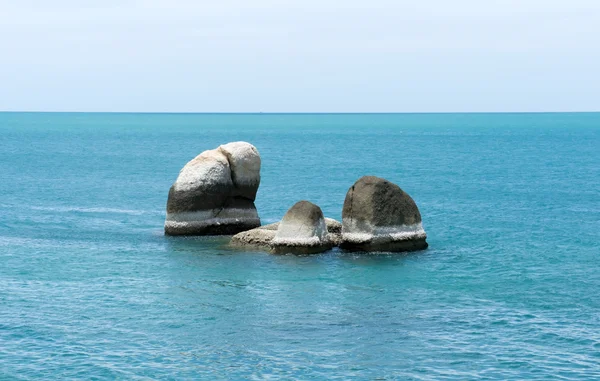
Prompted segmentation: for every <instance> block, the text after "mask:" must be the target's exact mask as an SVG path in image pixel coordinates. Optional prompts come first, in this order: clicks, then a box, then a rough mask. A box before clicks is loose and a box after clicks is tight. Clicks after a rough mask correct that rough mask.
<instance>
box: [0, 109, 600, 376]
mask: <svg viewBox="0 0 600 381" xmlns="http://www.w3.org/2000/svg"><path fill="white" fill-rule="evenodd" d="M0 133H1V136H2V138H1V139H0V174H1V176H2V181H1V182H0V194H1V195H2V198H1V199H0V212H1V213H2V217H3V218H2V221H1V222H0V348H1V350H0V379H22V380H39V379H107V380H108V379H127V380H148V379H177V380H185V379H189V380H193V379H278V378H283V379H340V380H346V379H353V378H354V379H402V380H405V379H406V380H409V379H414V380H440V379H445V380H464V379H486V380H505V379H529V380H537V379H539V380H542V379H564V380H584V379H597V378H598V377H600V296H598V291H599V290H600V272H599V271H598V269H599V267H598V259H599V255H600V244H599V242H600V239H599V238H600V237H599V231H600V187H599V186H598V185H599V184H600V149H599V147H600V114H430V115H427V114H419V115H410V114H404V115H393V114H390V115H386V114H380V115H360V114H354V115H325V114H320V115H292V114H288V115H268V114H260V115H258V114H256V115H243V114H239V115H219V114H215V115H211V114H202V115H193V114H188V115H178V114H21V113H0ZM238 140H244V141H248V142H251V143H252V144H254V145H255V146H256V147H257V148H258V150H259V151H260V154H261V157H262V181H261V185H260V189H259V192H258V196H257V200H256V206H257V208H258V211H259V214H260V217H261V218H262V221H263V224H267V223H271V222H275V221H278V220H280V219H281V217H282V216H283V214H284V213H285V211H286V210H287V209H289V208H290V207H291V206H292V205H293V204H294V203H295V202H296V201H298V200H302V199H306V200H309V201H311V202H313V203H315V204H317V205H319V206H320V207H321V208H322V210H323V212H324V214H325V215H326V216H327V217H332V218H336V219H338V220H339V219H340V218H341V210H342V204H343V202H344V197H345V194H346V192H347V190H348V188H349V187H350V186H351V185H352V184H353V183H354V181H356V180H357V179H358V178H359V177H361V176H363V175H367V174H369V175H375V176H380V177H384V178H386V179H388V180H390V181H392V182H394V183H397V184H398V185H400V187H401V188H402V189H403V190H404V191H406V192H407V193H408V194H410V195H411V196H412V197H413V199H414V200H415V202H416V203H417V205H418V207H419V209H420V211H421V214H422V216H423V225H424V228H425V230H426V231H427V234H428V242H429V245H430V247H429V249H427V250H425V251H421V252H416V253H411V254H394V255H387V254H383V255H360V254H355V253H353V254H348V253H344V252H341V251H340V250H338V249H334V250H332V251H329V252H326V253H324V254H320V255H313V256H289V255H287V256H274V255H269V254H267V253H263V252H260V251H240V250H234V249H231V248H229V247H228V246H227V242H228V240H227V238H224V237H214V238H180V237H179V238H178V237H165V236H163V231H162V229H163V223H164V217H165V210H164V208H165V204H166V198H167V193H168V190H169V187H170V185H171V184H172V183H173V181H174V180H175V178H176V177H177V174H178V171H179V169H180V168H181V167H182V166H183V165H184V164H185V163H186V162H187V161H189V160H190V159H192V158H193V157H194V156H196V155H197V154H198V153H200V152H201V151H203V150H206V149H211V148H214V147H216V146H218V145H220V144H223V143H227V142H230V141H238Z"/></svg>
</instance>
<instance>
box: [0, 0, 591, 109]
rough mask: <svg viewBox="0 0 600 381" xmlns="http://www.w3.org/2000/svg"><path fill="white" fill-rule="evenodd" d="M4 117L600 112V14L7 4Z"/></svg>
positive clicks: (162, 0)
mask: <svg viewBox="0 0 600 381" xmlns="http://www.w3.org/2000/svg"><path fill="white" fill-rule="evenodd" d="M0 111H114V112H127V111H131V112H511V111H512V112H523V111H532V112H542V111H600V1H598V0H569V1H566V0H485V1H484V0H453V1H449V0H413V1H404V0H370V1H362V0H343V1H342V0H288V1H286V0H278V1H275V0H218V1H215V0H212V1H203V0H139V1H138V0H121V1H116V0H87V1H86V0H53V1H47V0H18V1H17V0H0Z"/></svg>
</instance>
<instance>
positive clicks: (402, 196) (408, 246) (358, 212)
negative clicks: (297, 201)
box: [340, 176, 427, 252]
mask: <svg viewBox="0 0 600 381" xmlns="http://www.w3.org/2000/svg"><path fill="white" fill-rule="evenodd" d="M426 238H427V235H426V234H425V231H424V230H423V226H422V224H421V213H420V212H419V209H418V208H417V205H416V204H415V202H414V201H413V199H412V198H411V197H410V196H409V195H408V194H407V193H405V192H404V191H403V190H402V189H400V187H399V186H397V185H396V184H393V183H391V182H389V181H387V180H385V179H382V178H379V177H375V176H364V177H361V178H360V179H359V180H358V181H357V182H356V183H354V185H353V186H352V187H351V188H350V189H349V190H348V193H347V194H346V199H345V201H344V208H343V210H342V240H341V243H340V247H341V248H342V249H344V250H348V251H366V252H378V251H412V250H422V249H425V248H427V242H426Z"/></svg>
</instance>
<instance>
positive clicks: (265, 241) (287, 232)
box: [231, 201, 342, 254]
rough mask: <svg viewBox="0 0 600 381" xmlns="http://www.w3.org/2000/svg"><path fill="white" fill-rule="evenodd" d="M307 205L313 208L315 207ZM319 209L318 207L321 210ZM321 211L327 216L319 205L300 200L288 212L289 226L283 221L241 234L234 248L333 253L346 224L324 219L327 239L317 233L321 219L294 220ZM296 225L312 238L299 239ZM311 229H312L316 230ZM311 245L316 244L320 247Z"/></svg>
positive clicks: (232, 243) (305, 235) (235, 239)
mask: <svg viewBox="0 0 600 381" xmlns="http://www.w3.org/2000/svg"><path fill="white" fill-rule="evenodd" d="M298 204H300V205H298ZM306 204H309V205H312V207H311V206H308V205H306ZM294 208H295V209H294ZM315 208H318V211H317V210H316V209H315ZM292 210H293V211H292ZM290 211H292V214H290ZM319 212H320V215H321V216H322V215H323V213H322V212H321V209H320V208H319V207H318V206H316V205H314V204H311V203H309V202H308V201H300V202H299V203H297V204H296V205H294V207H292V208H291V209H290V210H289V211H288V212H287V213H286V216H287V217H288V218H287V219H286V217H285V216H284V220H286V222H285V223H284V220H282V221H281V222H275V223H273V224H269V225H265V226H261V227H258V228H256V229H252V230H249V231H245V232H241V233H238V234H236V235H234V236H233V238H232V239H231V245H232V246H234V247H239V248H253V249H261V250H265V251H269V252H272V253H298V254H310V253H317V252H322V251H325V250H329V249H330V248H331V247H332V246H336V245H337V244H339V242H341V230H342V224H341V223H340V222H338V221H336V220H334V219H332V218H324V222H325V227H326V233H325V237H324V238H323V234H322V232H321V233H320V234H314V233H316V231H317V230H318V228H317V227H318V226H320V222H319V218H316V220H317V223H316V224H315V223H314V220H315V218H314V216H313V217H312V218H311V217H310V216H304V217H299V218H298V217H293V216H294V215H296V216H297V215H298V214H301V215H303V214H305V213H306V214H308V215H310V214H311V213H314V214H316V215H317V216H318V214H319ZM311 219H312V222H311ZM307 221H308V225H307V227H305V226H304V224H305V223H306V222H307ZM282 224H283V229H282V230H281V234H280V235H279V239H278V240H277V241H275V242H273V241H274V239H275V237H276V235H278V234H279V228H280V226H281V225H282ZM286 225H287V227H286ZM293 226H295V227H297V228H298V232H303V233H301V235H302V236H304V237H308V238H305V239H302V240H298V239H297V238H298V236H299V234H296V232H295V231H294V228H293ZM310 226H312V228H311V227H310ZM286 236H288V237H286ZM316 237H319V238H316ZM311 238H312V240H311ZM292 241H295V242H296V244H291V243H292ZM307 242H308V244H307ZM311 242H316V244H313V243H311Z"/></svg>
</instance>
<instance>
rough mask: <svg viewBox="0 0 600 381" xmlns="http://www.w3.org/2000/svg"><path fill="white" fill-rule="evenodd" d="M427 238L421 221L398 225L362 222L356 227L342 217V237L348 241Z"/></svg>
mask: <svg viewBox="0 0 600 381" xmlns="http://www.w3.org/2000/svg"><path fill="white" fill-rule="evenodd" d="M423 238H427V234H426V233H425V230H424V229H423V224H422V223H420V222H419V223H417V224H413V225H398V226H373V225H371V224H367V225H366V227H365V226H364V223H363V224H362V225H361V227H360V228H359V227H357V226H356V225H355V224H354V222H353V221H351V220H350V219H344V224H343V227H342V239H343V240H344V241H349V242H356V243H359V242H368V241H372V240H386V241H403V240H408V239H423Z"/></svg>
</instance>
